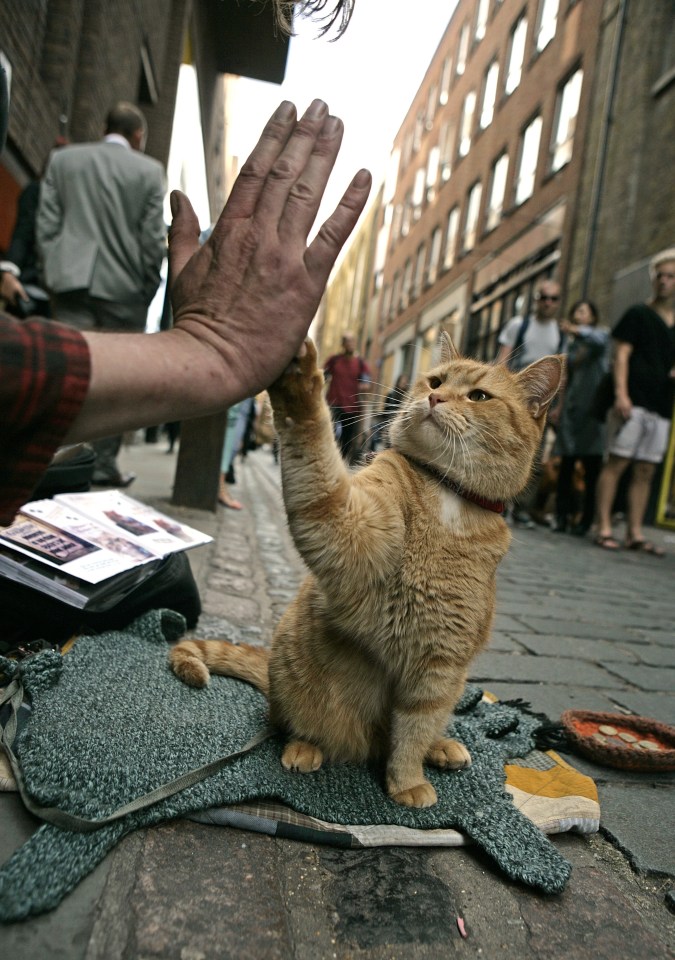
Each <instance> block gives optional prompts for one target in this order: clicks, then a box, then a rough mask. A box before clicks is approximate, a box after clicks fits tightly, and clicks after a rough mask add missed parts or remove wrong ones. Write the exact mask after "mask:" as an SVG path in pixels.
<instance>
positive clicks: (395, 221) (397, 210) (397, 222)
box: [391, 203, 403, 244]
mask: <svg viewBox="0 0 675 960" xmlns="http://www.w3.org/2000/svg"><path fill="white" fill-rule="evenodd" d="M402 223H403V204H402V203H397V204H396V206H395V207H394V215H393V217H392V221H391V242H392V244H394V243H396V241H397V240H398V238H399V237H400V236H401V225H402Z"/></svg>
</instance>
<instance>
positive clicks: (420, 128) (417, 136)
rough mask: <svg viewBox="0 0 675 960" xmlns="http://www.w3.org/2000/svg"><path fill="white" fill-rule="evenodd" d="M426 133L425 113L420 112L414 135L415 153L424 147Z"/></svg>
mask: <svg viewBox="0 0 675 960" xmlns="http://www.w3.org/2000/svg"><path fill="white" fill-rule="evenodd" d="M423 132H424V113H423V112H422V111H421V110H420V112H419V113H418V114H417V117H416V119H415V132H414V134H413V142H412V148H413V153H417V151H418V150H419V148H420V147H421V146H422V133H423Z"/></svg>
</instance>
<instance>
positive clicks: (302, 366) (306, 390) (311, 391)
mask: <svg viewBox="0 0 675 960" xmlns="http://www.w3.org/2000/svg"><path fill="white" fill-rule="evenodd" d="M268 392H269V395H270V399H271V401H272V407H273V409H274V411H275V413H277V414H282V415H284V416H285V421H284V424H285V426H287V427H291V426H293V425H294V423H293V421H297V420H301V419H302V418H303V416H307V415H308V414H309V415H311V414H312V412H313V411H314V410H315V408H316V406H317V405H318V404H319V402H320V401H321V398H322V396H323V374H322V373H321V371H320V370H319V367H318V366H317V353H316V347H315V346H314V344H313V343H312V341H311V340H310V339H309V338H308V339H307V340H305V353H304V354H303V356H301V357H295V359H294V360H293V361H292V362H291V364H290V365H289V367H288V368H287V369H286V371H285V372H284V373H283V374H282V375H281V376H280V377H279V379H278V380H276V381H275V382H274V383H273V384H272V385H271V386H270V387H269V390H268ZM289 421H290V422H289Z"/></svg>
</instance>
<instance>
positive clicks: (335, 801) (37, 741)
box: [0, 611, 592, 921]
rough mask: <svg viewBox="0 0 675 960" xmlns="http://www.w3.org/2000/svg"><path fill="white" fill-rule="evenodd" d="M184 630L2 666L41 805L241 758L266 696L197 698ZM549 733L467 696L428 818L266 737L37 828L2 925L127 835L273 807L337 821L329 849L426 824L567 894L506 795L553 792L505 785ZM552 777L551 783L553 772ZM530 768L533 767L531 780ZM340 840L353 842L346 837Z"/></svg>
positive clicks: (6, 898) (162, 614)
mask: <svg viewBox="0 0 675 960" xmlns="http://www.w3.org/2000/svg"><path fill="white" fill-rule="evenodd" d="M184 626H185V624H184V620H183V618H182V617H181V616H180V615H178V614H176V613H173V612H171V611H152V612H151V613H148V614H146V615H145V616H143V617H141V618H139V619H138V620H137V621H135V622H134V623H133V624H132V625H131V626H130V627H129V628H127V629H125V630H124V631H111V632H109V633H105V634H99V635H97V636H87V637H82V638H80V639H79V640H78V641H77V643H76V644H75V645H74V647H73V649H72V651H71V652H70V653H69V654H68V655H67V656H65V657H61V656H60V655H59V654H57V653H55V652H53V651H47V652H46V653H42V654H38V655H36V656H34V657H31V658H29V659H27V660H23V661H19V662H14V661H8V660H2V658H0V669H2V670H3V671H4V672H5V674H6V675H8V676H9V677H10V678H14V679H19V680H21V682H22V683H23V686H24V689H25V692H26V694H27V695H28V696H29V698H30V701H31V710H30V713H29V714H28V716H27V718H26V720H25V723H24V725H23V728H22V729H21V731H20V733H19V736H18V738H17V743H16V744H15V752H16V755H17V757H18V760H19V763H20V766H21V770H22V773H23V778H24V782H25V786H26V789H27V791H28V793H29V794H30V796H31V797H32V798H33V799H34V800H35V801H36V802H37V803H40V804H42V805H44V806H48V807H57V808H59V809H60V810H64V811H67V812H69V813H71V814H73V815H76V816H80V817H86V818H90V819H101V818H103V817H105V816H108V815H109V814H111V813H113V812H114V811H115V810H116V809H117V808H118V807H120V806H122V805H124V804H126V803H128V802H130V801H132V800H134V799H136V798H137V797H139V796H141V795H143V794H145V793H148V792H150V791H152V790H154V789H155V788H156V787H158V786H160V785H161V784H164V783H167V782H169V781H171V780H173V779H175V778H177V777H179V776H180V775H182V774H184V773H186V772H187V771H190V770H194V769H195V768H197V767H200V766H202V765H204V764H206V763H209V762H211V761H213V760H215V759H217V758H218V757H221V756H223V755H226V754H229V753H232V752H234V751H236V750H238V749H239V748H241V747H242V746H243V744H245V743H246V742H247V741H248V740H250V739H251V738H252V737H253V736H254V735H255V734H256V733H257V732H258V731H259V730H260V729H261V728H262V727H264V726H265V723H266V719H267V718H266V706H267V705H266V701H265V699H264V697H263V696H262V695H261V694H260V693H258V692H257V691H256V690H254V689H253V688H252V687H250V686H248V685H247V684H245V683H242V682H240V681H237V680H232V679H230V678H227V677H214V678H213V679H212V682H211V684H210V685H209V686H208V687H207V688H205V689H203V690H196V689H194V688H191V687H188V686H186V685H185V684H183V683H182V682H181V681H180V680H178V678H177V677H175V676H174V675H173V673H172V672H171V671H170V669H169V666H168V663H167V641H173V640H175V639H177V638H178V637H179V636H180V635H181V634H182V633H183V631H184ZM540 725H541V718H537V717H534V716H532V715H530V714H528V713H527V712H523V711H522V710H520V709H518V708H517V707H514V706H509V705H506V704H500V703H489V702H485V701H484V700H483V699H482V691H480V690H478V689H477V688H475V687H469V688H467V691H466V692H465V695H464V697H463V698H462V701H460V703H459V704H458V708H457V715H456V717H455V720H454V724H453V735H454V736H456V737H457V738H458V739H459V740H460V741H461V742H462V743H464V744H465V745H466V746H467V748H468V749H469V751H470V752H471V754H472V757H473V763H472V765H471V766H470V767H469V768H467V769H466V770H462V771H458V772H444V771H440V770H435V769H432V768H429V769H428V771H427V775H428V777H429V780H430V781H431V782H432V783H433V785H434V787H435V788H436V791H437V793H438V798H439V799H438V803H436V804H435V805H434V806H433V807H429V808H427V809H424V810H416V809H409V808H406V807H401V806H399V805H398V804H396V803H394V802H393V801H392V800H390V799H389V797H387V795H386V794H385V793H384V790H383V786H382V777H381V772H380V771H376V770H371V769H369V768H367V767H365V766H357V765H350V764H341V765H325V766H324V767H322V768H321V769H320V770H318V771H316V772H315V773H312V774H306V775H298V774H293V773H289V772H288V771H286V770H284V769H283V767H282V766H281V763H280V756H281V749H282V743H281V741H280V740H278V739H277V738H274V737H272V738H271V739H268V740H266V741H265V742H263V743H262V744H260V745H259V746H257V747H256V748H255V749H254V750H252V751H251V752H250V753H248V754H246V755H245V756H241V757H238V758H236V759H234V760H232V761H231V762H230V763H228V764H227V765H226V766H225V767H224V768H223V769H221V770H220V771H219V772H218V773H217V774H215V775H213V776H211V777H209V778H208V779H206V780H204V781H202V782H199V783H196V784H194V785H193V786H191V787H189V788H187V789H185V790H182V791H181V792H180V793H177V794H175V795H174V796H172V797H169V798H167V799H165V800H162V801H160V802H158V803H156V804H154V805H153V806H152V807H149V808H147V809H144V810H139V811H137V812H134V813H131V814H128V815H126V816H125V817H124V818H123V819H121V820H118V821H116V822H115V823H113V824H110V825H108V826H104V827H101V828H100V829H97V830H94V831H93V832H87V833H76V832H73V831H70V830H64V829H61V828H59V827H56V826H53V825H52V824H49V823H48V824H45V825H43V826H41V827H40V828H39V830H38V831H37V832H36V833H35V834H34V835H33V836H32V837H31V838H30V839H29V840H28V841H27V842H26V843H25V844H24V845H23V846H22V847H21V848H20V849H19V850H18V851H16V853H15V854H14V855H13V856H12V857H11V858H10V860H9V861H8V862H7V863H6V864H5V865H4V866H3V867H2V868H1V869H0V919H3V920H5V921H7V920H17V919H20V918H22V917H25V916H28V915H30V914H36V913H40V912H43V911H45V910H48V909H51V908H53V907H55V906H56V905H57V904H58V903H59V902H60V900H61V899H62V898H63V896H64V895H65V894H66V893H68V892H69V891H70V890H71V889H73V887H74V886H75V885H76V884H77V883H78V882H79V881H80V880H81V879H82V878H83V877H84V876H86V875H87V874H88V873H89V872H90V871H91V870H92V869H93V868H94V867H95V866H96V865H97V864H98V863H99V862H100V861H101V860H102V859H103V857H104V856H105V854H106V853H107V852H108V851H109V850H110V849H111V848H112V847H113V846H114V845H115V844H116V843H117V842H118V841H119V839H120V838H121V837H122V836H124V835H125V834H126V833H128V832H129V831H131V830H134V829H136V828H138V827H141V826H148V825H150V824H152V823H157V822H159V821H162V820H167V819H171V818H174V817H179V816H187V815H190V814H194V813H197V812H199V811H204V810H207V809H210V808H214V807H222V806H224V805H236V806H240V805H243V804H250V803H251V802H255V803H259V802H262V801H264V802H265V803H267V802H268V801H270V800H272V801H273V802H274V804H275V805H276V804H277V803H281V804H283V805H284V806H286V807H288V808H291V809H292V810H293V811H297V813H299V814H300V815H302V816H303V817H305V818H309V821H303V823H302V826H304V828H305V829H312V830H313V833H312V835H311V837H310V836H309V835H305V836H304V837H303V839H312V840H318V839H319V836H318V835H319V834H321V832H322V830H321V829H320V828H318V827H317V829H316V830H314V829H313V828H312V827H311V823H312V822H315V823H316V822H323V824H329V825H332V826H331V827H330V830H331V831H332V833H333V839H332V840H331V842H342V841H341V840H340V841H338V840H336V839H335V838H337V837H342V836H345V827H346V829H347V834H346V836H347V837H349V836H351V835H353V836H355V837H357V839H358V840H359V843H362V844H363V845H368V840H369V837H370V838H379V839H371V840H370V842H371V843H372V842H375V843H383V842H393V843H398V842H400V841H399V840H398V839H393V840H386V839H383V836H384V835H385V834H387V828H390V827H394V828H405V830H410V831H425V836H426V837H427V843H433V842H434V839H433V838H434V833H433V832H435V831H444V832H447V831H448V830H451V829H452V830H458V831H461V833H462V834H463V835H464V836H466V837H468V838H470V839H471V840H472V841H473V842H474V843H476V844H478V845H479V846H480V847H482V848H483V849H484V850H485V851H486V852H487V853H488V854H489V855H490V856H491V857H492V858H493V860H494V861H495V863H496V864H497V865H498V866H499V867H500V868H501V870H503V871H504V873H506V875H507V876H509V877H511V878H513V879H515V880H519V881H521V882H523V883H525V884H528V885H530V886H533V887H535V888H538V889H540V890H543V891H545V892H547V893H557V892H560V891H561V890H563V888H564V887H565V884H566V882H567V879H568V877H569V874H570V869H571V868H570V865H569V863H568V862H567V861H566V860H565V859H564V858H563V857H562V856H561V855H560V854H559V853H558V851H557V850H556V849H555V847H554V846H553V845H552V844H551V843H550V841H549V840H548V839H547V838H546V836H545V835H544V834H543V833H542V831H541V830H540V829H539V828H538V827H537V826H535V824H534V823H533V822H532V820H530V819H528V818H527V817H525V816H523V815H522V814H521V813H520V812H519V810H518V808H517V806H516V805H515V804H514V802H513V800H512V796H511V791H512V790H520V791H522V792H525V793H528V792H529V791H533V792H531V793H529V796H530V797H532V796H537V795H538V793H541V796H542V797H545V796H546V793H545V791H543V788H544V784H543V782H542V783H535V782H534V781H528V782H525V780H523V779H522V775H519V776H521V778H520V779H519V780H518V782H517V783H513V784H511V785H510V786H509V788H508V790H507V789H505V773H504V765H505V762H507V761H509V760H511V759H513V758H522V757H526V756H527V755H528V754H529V753H530V752H531V751H532V749H533V747H534V745H535V738H536V734H537V731H538V729H539V728H540ZM554 763H555V767H556V768H557V767H558V766H559V764H561V765H562V766H563V767H564V766H566V765H563V764H562V761H558V760H555V761H554ZM513 769H514V770H515V769H520V770H522V769H524V768H517V767H515V766H514V768H513ZM551 770H553V768H550V769H549V771H543V776H544V777H545V778H546V777H548V778H549V779H550V778H551V776H552V774H551ZM536 774H537V771H536V770H535V771H533V772H532V773H531V774H530V773H528V772H527V771H526V775H527V776H535V775H536ZM509 776H511V773H509ZM575 776H576V775H575ZM573 789H574V790H577V787H576V783H575V786H574V787H573ZM542 791H543V792H542ZM275 809H276V808H275ZM586 813H588V811H586ZM238 815H239V818H240V823H239V824H236V825H242V826H248V825H251V821H250V820H249V821H248V822H247V820H246V818H247V817H250V816H251V814H249V813H248V811H247V808H246V807H243V808H242V809H240V810H239V811H238ZM254 816H257V814H254ZM575 817H576V819H578V820H579V821H580V822H581V821H582V820H584V819H585V817H586V815H585V814H583V815H582V816H581V817H579V816H578V810H577V811H576V813H575V814H574V816H573V817H571V818H570V819H574V818H575ZM268 819H270V820H272V819H273V818H268ZM587 819H588V820H591V819H592V817H588V818H587ZM274 822H275V823H278V822H279V821H277V820H276V819H274ZM586 825H587V824H586ZM290 827H295V825H294V824H293V823H292V817H290V819H289V820H288V821H287V826H286V827H284V828H281V829H280V828H279V827H278V826H277V827H276V828H275V829H274V832H275V834H276V835H285V836H291V835H294V831H293V830H291V829H290ZM351 831H354V833H353V834H352V833H351ZM383 831H384V832H383ZM428 831H431V833H430V832H428ZM269 832H272V828H271V826H270V830H269ZM295 835H297V832H296V833H295ZM389 836H391V834H389ZM345 842H348V843H349V844H350V845H351V843H352V840H351V839H347V840H345Z"/></svg>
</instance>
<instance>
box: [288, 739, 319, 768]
mask: <svg viewBox="0 0 675 960" xmlns="http://www.w3.org/2000/svg"><path fill="white" fill-rule="evenodd" d="M322 763H323V753H322V752H321V750H320V749H319V747H317V746H316V745H315V744H313V743H307V741H306V740H291V741H289V742H288V743H287V744H286V747H285V748H284V752H283V753H282V754H281V765H282V767H284V769H286V770H293V771H294V772H295V773H313V772H314V770H318V769H319V767H320V766H321V764H322Z"/></svg>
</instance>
